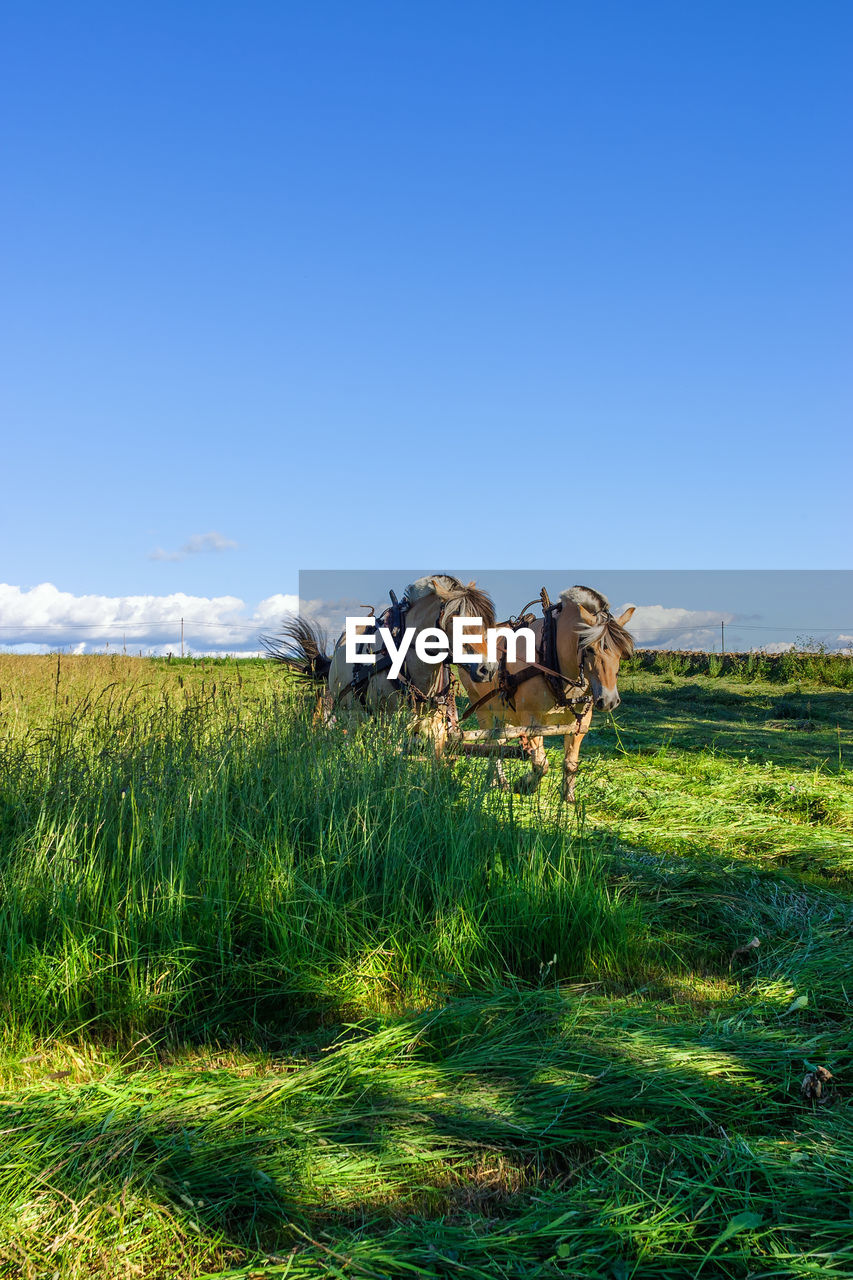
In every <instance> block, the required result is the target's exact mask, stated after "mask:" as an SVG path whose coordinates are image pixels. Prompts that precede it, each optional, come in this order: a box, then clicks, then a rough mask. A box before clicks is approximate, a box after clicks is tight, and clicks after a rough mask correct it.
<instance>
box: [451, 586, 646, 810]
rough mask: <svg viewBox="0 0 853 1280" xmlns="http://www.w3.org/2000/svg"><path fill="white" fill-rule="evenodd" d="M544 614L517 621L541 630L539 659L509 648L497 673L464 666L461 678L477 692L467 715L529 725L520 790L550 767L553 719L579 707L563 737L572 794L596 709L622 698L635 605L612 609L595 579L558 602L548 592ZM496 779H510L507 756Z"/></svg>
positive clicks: (492, 723)
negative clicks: (481, 677)
mask: <svg viewBox="0 0 853 1280" xmlns="http://www.w3.org/2000/svg"><path fill="white" fill-rule="evenodd" d="M542 607H543V617H542V618H539V619H537V620H533V619H532V618H529V617H528V616H525V617H524V618H523V619H518V620H517V623H518V624H519V625H520V624H521V623H522V622H523V623H524V624H525V625H531V626H532V629H533V632H534V635H535V637H536V662H535V663H534V664H533V665H530V664H529V663H527V662H525V661H524V660H522V659H519V660H518V661H516V662H507V661H506V651H505V648H504V654H503V657H502V661H501V663H500V669H499V672H498V676H497V678H496V679H494V680H492V681H489V682H488V683H487V684H480V685H477V684H475V682H474V681H473V680H472V679H471V677H470V675H469V674H468V672H467V670H466V668H465V667H460V668H459V678H460V680H461V681H462V684H463V685H464V687H465V690H466V692H467V693H468V696H469V698H470V699H471V707H470V708H469V710H468V711H467V712H466V713H465V716H463V719H465V718H466V717H467V716H468V715H472V714H473V715H474V716H475V717H476V720H477V723H478V724H479V726H480V728H481V729H499V728H500V727H501V726H504V725H519V726H522V727H525V726H528V727H529V729H530V732H529V734H527V735H525V737H524V738H523V739H522V747H523V750H524V752H525V754H526V755H527V757H528V759H529V760H530V763H531V769H530V772H529V773H528V774H525V775H523V776H522V777H521V778H520V779H519V780H518V782H517V783H516V784H515V785H516V790H517V791H520V792H523V793H525V794H527V793H530V792H533V791H535V790H536V788H537V787H538V786H539V783H540V782H541V780H542V778H543V776H544V775H545V774H546V773H547V772H548V757H547V755H546V754H545V743H544V737H545V735H546V734H547V732H548V725H549V723H550V724H552V725H559V724H564V723H565V722H566V720H567V716H568V715H574V717H575V719H574V724H573V727H572V731H571V733H567V734H565V735H564V737H563V780H562V796H563V799H564V800H567V801H569V802H573V801H574V798H575V781H576V776H577V771H578V756H579V755H580V749H581V745H582V743H583V740H584V736H585V735H586V733H587V730H588V729H589V726H590V721H591V720H592V713H593V709H597V710H599V711H613V710H615V708H616V707H618V706H619V691H618V689H617V687H616V677H617V675H618V673H619V663H620V662H621V660H622V658H627V657H630V655H631V654H632V653H633V652H634V641H633V638H632V637H631V635H630V634H629V632H628V631H627V630H626V629H625V628H626V626H627V624H628V622H629V621H630V620H631V615H632V614H633V612H634V609H633V607H631V608H629V609H626V610H625V612H624V613H623V614H622V615H621V617H619V618H614V617H613V615H612V614H611V612H610V604H609V602H608V600H607V599H606V598H605V597H604V596H603V595H601V593H600V592H598V591H594V590H593V589H592V587H580V586H576V587H570V588H569V589H568V590H567V591H563V592H561V594H560V598H559V603H557V604H554V605H552V604H551V602H550V600H549V599H548V596H547V593H546V592H545V591H543V592H542ZM497 773H498V781H499V783H500V785H501V786H502V787H506V786H507V783H506V779H505V777H504V774H503V768H502V766H501V762H500V761H499V760H498V761H497Z"/></svg>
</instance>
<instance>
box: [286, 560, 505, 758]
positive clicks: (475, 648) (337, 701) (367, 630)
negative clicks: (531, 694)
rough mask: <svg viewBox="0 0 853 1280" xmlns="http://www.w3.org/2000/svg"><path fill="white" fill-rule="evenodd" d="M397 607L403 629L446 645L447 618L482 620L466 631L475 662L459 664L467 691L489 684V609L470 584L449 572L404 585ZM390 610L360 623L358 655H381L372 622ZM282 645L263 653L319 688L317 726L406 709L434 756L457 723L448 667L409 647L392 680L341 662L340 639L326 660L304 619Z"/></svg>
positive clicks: (493, 670) (493, 666) (493, 667)
mask: <svg viewBox="0 0 853 1280" xmlns="http://www.w3.org/2000/svg"><path fill="white" fill-rule="evenodd" d="M400 604H401V606H402V615H403V617H402V625H403V626H405V627H406V628H411V629H412V630H413V631H414V633H415V634H416V635H417V633H418V632H420V631H423V630H425V629H432V628H435V629H436V630H437V631H440V632H442V633H443V634H444V635H445V636H446V637H447V639H448V641H450V643H451V645H452V621H453V618H454V617H466V618H479V619H482V627H483V629H482V630H481V631H477V630H476V629H474V630H472V639H470V640H469V641H467V647H468V650H469V652H471V654H472V656H473V655H476V656H477V659H478V661H476V662H474V663H473V664H471V665H466V667H465V670H466V671H467V672H469V673H470V676H469V679H470V682H471V687H472V688H479V687H480V686H481V685H482V686H483V687H485V685H484V684H483V682H484V681H488V680H493V679H495V677H496V676H497V673H498V664H497V663H496V662H488V661H487V660H486V636H485V629H486V628H488V627H493V626H494V624H495V610H494V605H493V604H492V600H491V597H490V596H489V595H488V594H487V593H486V592H485V591H481V590H480V589H479V588H478V587H477V585H476V583H474V582H469V583H468V584H467V585H465V584H464V583H462V582H460V580H459V579H458V578H454V577H453V576H452V575H450V574H446V573H438V574H432V575H430V576H428V577H425V578H418V579H417V581H416V582H411V583H409V585H408V587H406V590H405V593H404V595H403V599H402V600H401V602H400ZM389 612H390V610H387V611H386V614H384V615H383V616H382V617H380V618H377V619H372V618H365V620H364V625H363V628H362V630H363V633H364V641H363V642H362V643H361V644H360V646H359V647H360V650H361V652H363V653H371V652H373V653H376V654H377V655H381V653H382V641H381V638H380V636H379V634H378V629H377V624H383V619H384V620H385V621H386V622H387V621H388V618H387V614H388V613H389ZM282 639H283V641H284V642H285V644H286V645H288V647H283V645H282V642H281V641H276V642H267V650H268V652H269V653H270V654H271V655H272V656H273V657H275V658H277V659H278V660H279V661H281V662H285V663H286V664H287V665H288V666H290V667H291V668H292V669H294V670H295V671H296V672H297V673H298V674H300V675H301V676H302V677H303V678H307V679H308V680H311V681H313V682H315V683H317V684H320V685H321V686H324V688H323V690H322V692H321V694H320V700H319V703H318V712H319V714H320V715H321V716H322V718H323V719H324V720H327V721H328V720H329V719H330V718H331V717H332V716H333V715H335V714H336V713H337V711H338V710H342V709H345V708H348V709H350V710H353V711H356V712H358V711H364V712H368V713H373V714H376V713H380V712H388V711H393V710H395V709H397V708H398V707H401V706H406V705H409V706H411V708H412V710H413V712H414V716H415V724H414V729H415V732H417V733H419V734H424V735H426V736H427V737H428V738H430V739H431V740H432V742H433V745H434V748H435V751H436V754H437V755H438V754H441V752H442V751H443V749H444V746H445V743H446V741H447V736H448V732H449V731H450V730H451V728H452V727H453V726H454V725H455V720H456V705H455V700H454V689H453V685H452V682H451V671H450V663H449V661H448V662H447V663H428V662H423V661H422V660H421V659H420V658H419V657H418V655H417V653H416V652H415V645H414V641H413V642H412V644H411V645H410V647H409V649H408V651H407V653H406V657H405V660H404V662H403V666H402V669H401V671H400V675H399V677H398V678H396V679H392V678H391V675H390V672H389V671H388V670H387V669H385V670H382V669H381V666H377V667H371V666H368V665H366V664H362V663H351V662H347V660H346V645H345V637H344V636H343V635H342V636H340V638H339V639H338V641H337V643H336V645H335V648H334V651H333V652H332V654H331V656H327V655H326V654H325V652H324V649H325V641H324V637H323V636H322V635H321V633H320V632H319V631H318V629H317V628H316V627H313V626H312V625H311V624H310V623H308V622H307V621H306V620H305V619H304V618H295V619H293V620H292V621H290V622H288V623H286V624H285V626H284V628H283V637H282Z"/></svg>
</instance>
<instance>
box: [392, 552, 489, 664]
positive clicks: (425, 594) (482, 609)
mask: <svg viewBox="0 0 853 1280" xmlns="http://www.w3.org/2000/svg"><path fill="white" fill-rule="evenodd" d="M406 598H407V599H408V601H409V603H410V606H411V607H410V611H409V621H410V625H413V626H415V625H416V626H418V627H421V626H433V627H435V629H436V630H437V631H441V632H442V633H443V634H444V635H445V636H446V637H447V639H448V640H449V641H450V644H451V647H452V645H453V619H454V617H461V618H480V619H481V620H482V623H483V629H482V631H481V633H480V635H479V636H475V637H473V638H472V639H470V640H469V641H468V645H467V647H468V649H469V651H471V652H472V653H476V654H480V655H482V660H481V661H480V662H478V663H470V664H466V667H467V671H468V674H469V675H470V676H471V679H472V680H473V681H474V682H475V683H476V684H483V683H484V682H485V681H488V680H494V679H495V678H496V677H497V674H498V669H499V668H498V663H497V662H489V661H487V659H486V630H487V629H488V628H489V627H493V626H494V625H495V607H494V605H493V603H492V599H491V596H489V595H488V593H487V592H485V591H481V590H480V588H479V587H478V586H477V584H476V583H475V582H469V583H468V584H467V585H466V584H464V583H462V582H460V580H459V579H458V578H454V577H453V576H452V574H449V573H436V574H433V575H431V576H430V577H428V578H418V580H417V582H413V583H410V585H409V586H408V587H407V588H406ZM421 601H422V602H423V604H421V603H420V602H421ZM416 607H417V611H416ZM431 610H432V618H431V617H430V611H431Z"/></svg>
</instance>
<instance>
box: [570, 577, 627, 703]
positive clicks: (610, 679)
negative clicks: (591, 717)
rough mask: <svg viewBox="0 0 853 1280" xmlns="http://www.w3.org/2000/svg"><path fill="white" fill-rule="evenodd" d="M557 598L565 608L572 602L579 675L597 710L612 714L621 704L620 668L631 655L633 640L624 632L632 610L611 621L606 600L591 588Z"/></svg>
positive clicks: (577, 590) (574, 588) (575, 589)
mask: <svg viewBox="0 0 853 1280" xmlns="http://www.w3.org/2000/svg"><path fill="white" fill-rule="evenodd" d="M560 598H561V600H562V601H563V602H564V604H565V603H568V602H571V603H572V604H574V605H575V607H576V609H577V621H576V623H575V638H576V641H577V668H578V674H579V675H580V674H582V675H583V677H584V678H585V680H586V682H587V684H588V685H589V692H590V694H591V696H592V700H593V702H594V704H595V707H596V709H597V710H598V711H615V710H616V708H617V707H618V706H619V702H620V698H619V690H618V688H617V685H616V678H617V676H618V674H619V664H620V662H621V661H622V659H623V658H630V656H631V654H632V653H633V652H634V640H633V637H632V636H631V635H630V633H629V632H628V631H627V630H626V627H627V624H628V623H629V622H630V620H631V617H632V615H633V613H634V606H633V605H632V606H631V607H630V608H628V609H626V610H625V612H624V613H623V614H622V615H621V617H619V618H614V617H613V615H612V613H611V612H610V604H609V602H608V601H607V599H606V598H605V597H604V596H602V595H601V594H600V593H599V592H598V591H593V590H592V588H591V587H571V588H570V589H569V590H568V591H564V592H563V593H562V595H561V597H560Z"/></svg>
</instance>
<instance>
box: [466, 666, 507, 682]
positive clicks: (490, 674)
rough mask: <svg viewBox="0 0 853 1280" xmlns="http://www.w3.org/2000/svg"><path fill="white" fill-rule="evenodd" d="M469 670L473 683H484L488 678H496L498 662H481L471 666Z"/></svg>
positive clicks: (498, 669)
mask: <svg viewBox="0 0 853 1280" xmlns="http://www.w3.org/2000/svg"><path fill="white" fill-rule="evenodd" d="M470 670H471V679H472V680H473V681H474V684H486V683H487V681H489V680H497V678H498V672H499V671H500V663H497V662H481V663H479V664H478V665H477V666H476V667H471V669H470Z"/></svg>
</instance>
